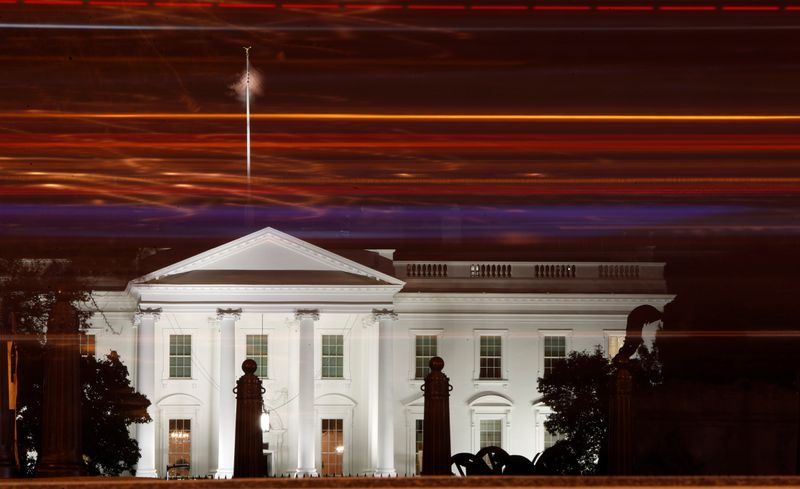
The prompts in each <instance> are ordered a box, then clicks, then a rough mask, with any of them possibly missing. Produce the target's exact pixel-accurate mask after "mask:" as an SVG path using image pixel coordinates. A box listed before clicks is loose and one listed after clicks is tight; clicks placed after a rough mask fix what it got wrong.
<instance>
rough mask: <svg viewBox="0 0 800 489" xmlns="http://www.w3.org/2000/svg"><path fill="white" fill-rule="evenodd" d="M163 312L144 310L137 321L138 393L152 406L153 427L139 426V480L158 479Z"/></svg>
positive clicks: (148, 411) (137, 473) (144, 424)
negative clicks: (157, 350)
mask: <svg viewBox="0 0 800 489" xmlns="http://www.w3.org/2000/svg"><path fill="white" fill-rule="evenodd" d="M160 313H161V309H149V308H148V309H141V310H140V311H139V312H138V313H137V314H136V317H135V321H136V322H137V323H138V324H139V328H138V332H137V338H136V342H137V345H136V390H137V391H139V392H140V393H142V394H144V395H145V396H147V399H149V400H150V406H148V407H147V414H149V415H150V418H151V419H152V420H153V421H151V422H150V423H141V424H137V425H136V441H137V442H138V443H139V450H141V457H139V462H138V463H137V464H136V477H158V472H157V471H156V420H155V402H156V399H155V394H156V392H155V380H156V374H155V359H156V355H155V346H156V345H155V338H156V321H158V318H159V315H160Z"/></svg>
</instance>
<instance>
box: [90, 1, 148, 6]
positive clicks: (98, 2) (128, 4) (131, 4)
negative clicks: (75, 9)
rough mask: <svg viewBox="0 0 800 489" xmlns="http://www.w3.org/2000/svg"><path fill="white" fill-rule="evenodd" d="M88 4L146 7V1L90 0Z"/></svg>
mask: <svg viewBox="0 0 800 489" xmlns="http://www.w3.org/2000/svg"><path fill="white" fill-rule="evenodd" d="M89 5H105V6H113V7H146V6H147V2H128V1H125V0H122V1H119V2H114V1H106V0H90V1H89Z"/></svg>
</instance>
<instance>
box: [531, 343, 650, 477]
mask: <svg viewBox="0 0 800 489" xmlns="http://www.w3.org/2000/svg"><path fill="white" fill-rule="evenodd" d="M629 369H630V371H631V375H632V377H633V380H634V384H635V388H636V389H637V391H638V392H643V391H644V390H645V389H650V388H652V387H654V386H655V385H658V384H659V383H660V382H661V368H660V362H659V358H658V349H657V348H653V351H650V350H649V349H648V348H647V347H645V346H644V345H642V346H640V347H639V349H638V350H637V357H635V358H633V359H631V361H630V364H629ZM613 371H614V369H613V366H612V364H611V363H610V362H609V360H608V357H606V356H605V354H604V352H603V350H602V349H601V348H600V347H599V346H598V347H597V348H596V349H595V350H594V352H592V353H589V352H585V351H583V352H575V351H574V352H571V353H570V354H569V356H567V358H565V359H563V360H560V361H558V362H556V364H555V365H554V367H553V370H552V371H551V372H550V373H549V374H548V375H547V376H546V377H540V378H539V379H538V382H539V392H541V393H542V402H544V404H546V405H547V406H549V407H550V408H551V409H552V410H553V414H551V415H550V417H549V418H548V420H547V421H545V423H544V425H545V428H546V429H547V430H548V431H550V432H551V433H559V434H561V435H563V436H564V440H560V441H559V442H558V443H556V444H555V445H554V446H553V447H551V448H550V449H549V450H547V451H546V452H545V453H543V454H542V460H541V461H537V464H539V463H541V464H543V467H545V469H544V470H546V473H548V474H560V475H580V474H602V473H605V465H606V443H607V436H608V398H609V382H610V380H611V375H612V373H613Z"/></svg>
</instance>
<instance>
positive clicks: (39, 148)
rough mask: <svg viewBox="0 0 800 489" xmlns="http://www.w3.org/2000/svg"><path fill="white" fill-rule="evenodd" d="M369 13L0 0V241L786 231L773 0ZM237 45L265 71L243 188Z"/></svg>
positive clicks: (474, 5) (781, 69)
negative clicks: (256, 234) (270, 230)
mask: <svg viewBox="0 0 800 489" xmlns="http://www.w3.org/2000/svg"><path fill="white" fill-rule="evenodd" d="M105 3H108V2H105ZM370 5H372V6H373V8H360V7H361V6H367V7H369V6H370ZM376 5H378V4H375V3H370V4H369V5H367V4H365V3H364V2H361V3H359V2H341V3H336V4H330V3H323V2H317V3H309V4H301V3H295V4H290V3H286V2H284V3H283V4H281V5H274V4H271V3H250V4H233V3H224V2H223V3H220V4H207V3H202V2H198V3H192V4H190V5H186V4H184V3H181V2H177V3H175V2H149V1H145V2H138V1H135V2H121V3H120V4H118V5H114V6H109V5H104V2H101V1H91V0H89V1H84V2H81V1H75V2H73V1H47V0H39V1H36V0H31V1H28V2H2V3H0V46H2V50H0V93H2V96H0V175H2V178H1V179H0V199H2V206H0V237H2V238H3V239H4V240H6V241H9V240H10V241H14V242H19V240H25V239H28V238H38V239H43V238H44V239H48V238H52V239H55V240H74V239H90V240H91V239H108V238H114V239H121V240H125V239H131V240H145V241H146V240H148V239H162V240H170V239H172V240H205V239H208V240H224V239H228V238H234V237H238V236H241V235H243V234H245V233H247V232H249V231H252V230H255V229H258V228H261V227H265V226H273V227H276V228H278V229H281V230H283V231H286V232H289V233H293V234H296V235H298V236H299V237H301V238H304V239H312V240H317V241H320V240H321V241H323V242H326V243H334V244H342V245H347V244H348V243H358V244H365V245H370V244H372V245H387V244H392V243H394V244H395V245H396V244H398V243H399V244H401V245H402V244H403V243H412V244H413V243H417V244H423V245H424V244H426V243H428V244H429V243H436V244H438V245H441V244H442V243H444V244H448V243H450V244H458V245H465V246H466V245H467V244H468V243H470V242H483V243H485V242H489V243H494V244H499V245H509V246H523V247H524V246H530V245H534V244H536V243H542V242H549V241H557V242H574V243H581V242H583V240H596V239H602V240H606V241H607V242H612V241H613V242H626V241H629V242H630V243H636V244H641V243H650V242H652V243H655V244H664V243H667V244H669V243H690V242H691V243H694V242H697V241H698V240H706V241H705V242H707V243H716V244H719V243H726V242H741V241H745V242H746V241H758V240H765V241H767V240H768V241H781V242H783V243H787V242H788V243H792V242H793V240H794V238H795V237H796V235H797V233H798V230H800V228H799V227H798V226H800V220H798V205H797V203H798V197H800V165H797V163H796V161H797V157H798V156H799V155H800V139H798V137H797V132H798V129H800V108H799V107H798V104H800V83H798V81H800V52H798V51H800V42H799V41H800V10H797V9H796V8H795V6H794V4H793V3H791V2H789V3H785V2H783V3H780V4H778V3H774V5H773V3H770V2H769V1H768V0H759V2H749V3H747V2H742V1H738V2H733V1H732V2H727V3H726V2H716V3H713V2H699V1H695V2H693V3H692V2H685V1H683V2H666V0H662V1H661V2H659V3H652V2H651V1H649V0H648V1H641V2H637V1H634V0H620V1H616V2H611V1H609V2H603V1H601V0H596V1H592V2H579V1H577V0H558V1H549V2H545V1H543V0H542V1H539V2H538V3H537V2H533V3H530V2H513V1H512V2H504V1H501V0H495V1H494V2H477V1H476V2H469V3H467V4H465V3H464V2H459V1H443V2H433V1H431V2H427V3H425V2H406V3H388V4H384V3H382V4H380V5H382V6H383V7H384V8H380V9H379V8H374V7H375V6H376ZM797 5H798V7H800V3H798V4H797ZM654 6H655V7H654ZM773 6H777V7H776V8H777V9H773V8H772V7H773ZM486 7H493V8H486ZM566 7H569V8H570V9H569V10H567V9H565V8H566ZM619 7H623V9H622V10H619V9H618V8H619ZM656 7H657V8H656ZM756 7H757V8H758V9H761V10H754V8H756ZM243 46H252V51H251V61H252V65H253V68H254V69H255V70H257V71H258V73H259V74H260V79H261V87H260V89H261V90H260V92H261V93H260V94H259V95H256V96H254V98H253V102H252V111H253V120H252V131H253V134H252V141H253V146H252V158H253V167H252V173H253V178H252V183H251V190H250V192H248V186H247V181H246V178H245V150H244V148H245V146H244V143H245V137H244V115H243V112H244V105H243V103H242V102H241V100H239V99H238V98H237V96H236V95H235V93H234V91H233V89H232V85H234V84H235V83H236V81H237V80H238V79H239V77H240V76H241V74H242V72H243V69H244V61H245V58H244V51H243V49H242V47H243ZM619 115H622V116H625V117H627V118H622V119H620V118H615V117H611V116H619ZM430 116H434V117H430ZM585 116H590V117H585ZM653 116H657V117H653ZM659 116H680V117H672V118H662V117H659ZM694 116H701V117H700V118H694ZM727 116H745V117H743V118H727ZM762 116H769V117H767V118H763V117H762ZM774 116H789V117H788V118H779V117H778V118H776V117H774ZM676 246H677V245H676ZM392 247H395V246H392Z"/></svg>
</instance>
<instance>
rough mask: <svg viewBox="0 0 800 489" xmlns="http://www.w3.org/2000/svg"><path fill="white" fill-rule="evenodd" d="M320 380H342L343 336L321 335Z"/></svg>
mask: <svg viewBox="0 0 800 489" xmlns="http://www.w3.org/2000/svg"><path fill="white" fill-rule="evenodd" d="M322 378H323V379H342V378H344V336H342V335H340V334H324V335H322Z"/></svg>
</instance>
